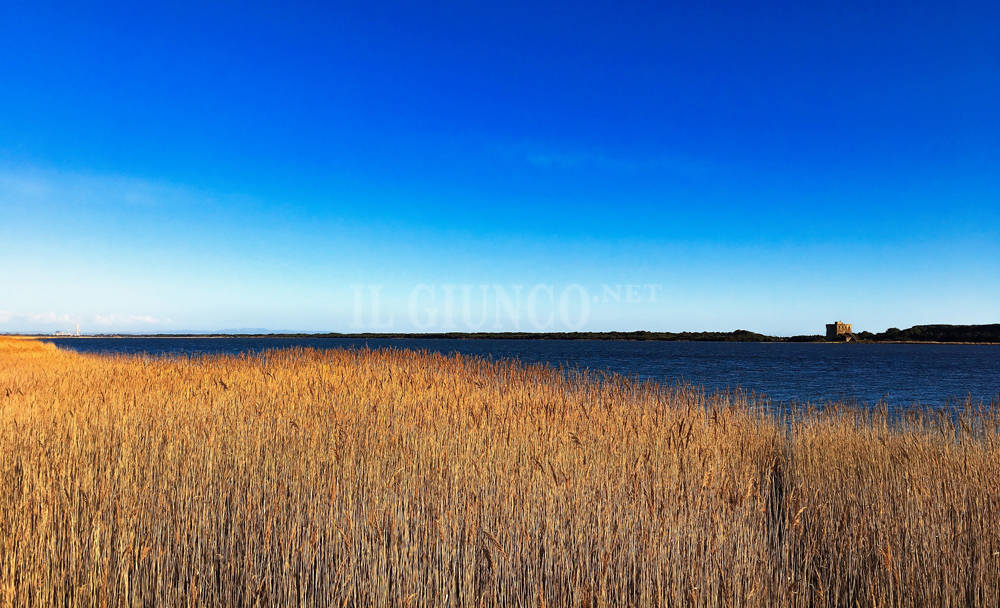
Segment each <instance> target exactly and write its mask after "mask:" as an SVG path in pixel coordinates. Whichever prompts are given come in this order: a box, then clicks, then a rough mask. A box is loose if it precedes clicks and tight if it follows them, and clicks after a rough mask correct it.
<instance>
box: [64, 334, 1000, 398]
mask: <svg viewBox="0 0 1000 608" xmlns="http://www.w3.org/2000/svg"><path fill="white" fill-rule="evenodd" d="M51 342H54V343H55V344H57V345H59V346H60V347H62V348H69V349H73V350H76V351H80V352H89V353H146V354H151V355H198V354H217V353H229V354H236V353H257V352H260V351H263V350H266V349H271V348H288V347H312V348H360V347H364V346H368V347H371V348H409V349H416V350H428V351H437V352H442V353H462V354H466V355H480V356H486V357H494V358H509V359H514V358H516V359H520V360H521V361H523V362H526V363H548V364H551V365H554V366H560V365H564V366H567V367H570V368H578V369H592V370H603V371H611V372H616V373H619V374H623V375H627V376H637V377H639V378H642V379H654V380H657V381H662V382H667V383H670V384H673V383H676V382H679V381H684V382H689V383H693V384H697V385H701V386H704V387H705V388H706V389H708V390H719V389H736V388H742V389H745V390H748V391H753V392H757V393H763V394H765V395H767V396H768V397H769V398H770V399H771V400H772V401H773V402H775V403H786V404H787V403H791V402H797V403H811V404H814V405H823V404H825V403H827V402H830V401H848V402H854V401H855V400H856V401H857V402H859V403H863V404H876V403H879V402H884V403H886V404H888V405H889V406H890V407H893V408H895V407H901V406H908V405H913V404H916V403H920V404H923V405H929V406H935V407H945V406H948V405H954V404H956V403H962V402H964V401H965V400H966V398H971V399H972V400H973V401H974V402H983V403H987V404H988V403H990V402H991V401H994V400H998V399H1000V345H965V344H822V343H819V344H809V343H784V342H779V343H757V342H751V343H735V342H627V341H606V340H459V339H423V338H422V339H410V338H391V339H350V338H56V339H52V340H51Z"/></svg>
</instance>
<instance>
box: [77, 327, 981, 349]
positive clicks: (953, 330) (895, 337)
mask: <svg viewBox="0 0 1000 608" xmlns="http://www.w3.org/2000/svg"><path fill="white" fill-rule="evenodd" d="M89 336H90V337H145V338H189V337H198V338H229V337H232V338H237V337H239V338H354V339H393V338H402V339H405V338H410V339H420V338H425V339H462V340H487V339H503V340H638V341H663V342H840V341H842V340H840V339H829V338H827V337H826V336H825V335H822V334H808V335H798V336H769V335H766V334H761V333H757V332H753V331H748V330H745V329H737V330H734V331H683V332H663V331H603V332H594V331H572V332H511V331H498V332H436V333H402V332H363V333H338V332H321V333H296V332H267V331H232V332H216V333H212V332H198V333H193V332H189V333H155V334H151V333H143V334H138V333H135V334H132V333H125V334H89ZM67 337H68V336H67ZM851 337H852V342H855V343H859V342H860V343H878V342H882V343H896V342H913V343H920V342H926V343H934V342H945V343H959V344H1000V323H994V324H989V325H948V324H937V325H914V326H913V327H910V328H908V329H898V328H895V327H891V328H889V329H887V330H885V331H883V332H878V333H872V332H870V331H859V332H857V333H856V334H852V336H851Z"/></svg>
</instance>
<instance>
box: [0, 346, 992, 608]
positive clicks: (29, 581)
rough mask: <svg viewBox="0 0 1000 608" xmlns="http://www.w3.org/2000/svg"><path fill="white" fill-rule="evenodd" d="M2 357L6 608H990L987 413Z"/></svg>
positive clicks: (540, 374)
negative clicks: (771, 404) (784, 415)
mask: <svg viewBox="0 0 1000 608" xmlns="http://www.w3.org/2000/svg"><path fill="white" fill-rule="evenodd" d="M760 405H761V404H759V403H756V402H755V401H754V398H753V397H748V396H746V395H741V394H718V395H706V394H704V393H703V392H701V391H699V390H695V389H693V388H690V387H666V386H662V385H658V384H653V383H643V382H637V381H633V380H629V379H625V378H622V377H619V376H614V375H596V374H579V375H577V374H565V373H562V372H560V371H559V370H555V369H551V368H546V367H540V366H526V365H522V364H519V363H516V362H493V361H487V360H483V359H477V358H468V357H460V356H450V357H449V356H442V355H438V354H428V353H416V352H409V351H402V350H378V351H375V350H355V351H346V350H325V351H316V350H309V349H294V350H280V351H269V352H266V353H264V354H261V355H258V356H204V357H191V358H187V357H180V358H148V357H142V356H94V355H80V354H75V353H69V352H63V351H59V350H57V349H55V348H54V347H52V346H50V345H47V344H42V343H39V342H34V341H28V340H13V339H0V606H53V605H60V606H132V605H134V606H194V605H206V606H296V605H306V606H358V607H362V606H657V605H662V606H848V605H850V606H856V605H864V606H869V605H870V606H874V605H878V606H930V605H934V606H966V605H984V606H987V605H998V603H1000V483H998V480H1000V421H998V416H997V414H996V408H995V407H994V406H993V405H990V406H987V407H981V408H971V407H970V408H967V409H966V410H965V411H963V412H959V413H958V414H956V415H954V416H951V415H938V416H934V415H930V414H927V413H920V412H913V413H911V414H909V415H906V416H902V417H896V418H890V417H889V416H888V415H887V414H886V413H885V412H874V413H869V412H863V411H860V410H858V409H856V408H839V409H838V408H831V409H828V410H826V411H824V412H818V411H814V412H808V413H806V414H803V415H800V416H797V417H796V418H795V419H794V420H791V421H782V420H779V419H776V418H775V417H774V416H773V415H767V414H764V413H760V409H761V408H759V407H758V406H760Z"/></svg>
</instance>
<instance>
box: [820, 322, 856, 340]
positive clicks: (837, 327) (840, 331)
mask: <svg viewBox="0 0 1000 608" xmlns="http://www.w3.org/2000/svg"><path fill="white" fill-rule="evenodd" d="M853 335H854V332H853V331H851V324H850V323H843V322H841V321H837V322H836V323H827V324H826V339H827V340H836V339H838V338H846V339H847V340H850V339H851V337H852V336H853Z"/></svg>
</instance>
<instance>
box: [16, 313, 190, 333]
mask: <svg viewBox="0 0 1000 608" xmlns="http://www.w3.org/2000/svg"><path fill="white" fill-rule="evenodd" d="M170 322H171V320H170V319H163V318H159V317H154V316H152V315H142V314H119V313H98V314H90V315H74V314H70V313H66V312H51V311H50V312H21V313H18V312H10V311H0V329H2V330H6V331H50V330H66V331H70V330H75V328H76V325H77V324H79V325H80V330H81V331H84V332H86V331H88V330H90V329H94V328H100V329H102V330H105V329H109V328H134V327H142V326H151V325H163V324H165V323H170Z"/></svg>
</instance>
